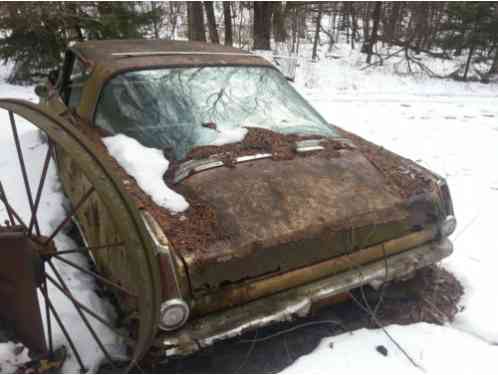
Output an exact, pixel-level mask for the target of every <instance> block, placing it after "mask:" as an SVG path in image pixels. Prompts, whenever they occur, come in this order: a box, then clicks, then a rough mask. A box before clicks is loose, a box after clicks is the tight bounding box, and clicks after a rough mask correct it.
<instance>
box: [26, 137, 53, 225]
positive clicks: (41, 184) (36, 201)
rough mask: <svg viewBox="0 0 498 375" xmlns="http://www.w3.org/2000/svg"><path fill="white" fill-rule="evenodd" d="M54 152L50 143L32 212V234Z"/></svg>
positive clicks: (30, 223)
mask: <svg viewBox="0 0 498 375" xmlns="http://www.w3.org/2000/svg"><path fill="white" fill-rule="evenodd" d="M51 152H52V145H51V144H50V143H49V146H48V150H47V155H46V156H45V161H44V162H43V169H42V174H41V176H40V183H39V184H38V191H37V192H36V197H35V204H34V207H33V211H32V213H31V220H30V222H29V228H28V234H29V235H31V232H32V230H33V226H34V225H35V223H37V224H38V219H37V218H36V213H37V212H38V206H39V204H40V199H41V195H42V191H43V186H44V185H45V179H46V177H47V171H48V165H49V163H50V155H51Z"/></svg>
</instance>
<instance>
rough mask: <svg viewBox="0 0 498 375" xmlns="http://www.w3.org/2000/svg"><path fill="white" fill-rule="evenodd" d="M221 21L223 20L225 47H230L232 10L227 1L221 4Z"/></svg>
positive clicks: (231, 43) (231, 41)
mask: <svg viewBox="0 0 498 375" xmlns="http://www.w3.org/2000/svg"><path fill="white" fill-rule="evenodd" d="M223 19H224V20H225V46H232V45H233V32H232V9H231V6H230V2H229V1H224V2H223Z"/></svg>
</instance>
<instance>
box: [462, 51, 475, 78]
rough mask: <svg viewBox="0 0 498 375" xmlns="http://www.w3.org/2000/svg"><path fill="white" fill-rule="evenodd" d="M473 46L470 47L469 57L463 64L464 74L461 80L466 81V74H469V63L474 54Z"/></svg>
mask: <svg viewBox="0 0 498 375" xmlns="http://www.w3.org/2000/svg"><path fill="white" fill-rule="evenodd" d="M474 49H475V47H474V45H472V46H470V50H469V56H468V57H467V62H466V63H465V72H464V73H463V80H464V81H466V80H467V74H468V73H469V67H470V62H471V61H472V55H473V54H474Z"/></svg>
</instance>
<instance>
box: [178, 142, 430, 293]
mask: <svg viewBox="0 0 498 375" xmlns="http://www.w3.org/2000/svg"><path fill="white" fill-rule="evenodd" d="M177 188H178V190H179V191H180V192H183V193H185V194H186V195H187V196H197V197H198V198H200V199H202V200H203V201H205V202H208V204H209V205H210V206H211V207H212V208H213V209H214V212H215V215H216V220H217V225H218V227H219V229H221V230H222V231H223V233H224V234H225V238H223V239H222V240H219V241H215V242H213V243H211V244H210V245H209V247H208V248H206V249H202V250H199V251H194V252H192V251H184V250H182V249H181V248H179V249H177V251H178V252H179V254H180V256H181V257H182V258H183V260H184V262H185V264H186V266H187V268H188V274H189V276H190V281H191V287H192V291H193V292H194V294H196V293H209V291H211V290H215V289H218V288H220V287H223V286H227V285H231V284H234V283H239V282H242V281H244V280H249V279H254V278H261V277H267V276H272V275H276V274H279V273H282V272H286V271H289V270H292V269H297V268H300V267H304V266H307V265H310V264H314V263H317V262H320V261H324V260H326V259H330V258H333V257H336V256H339V255H343V254H345V253H347V252H351V251H354V250H356V249H360V248H364V247H366V246H369V245H372V244H375V243H381V242H383V241H386V240H389V239H392V238H398V237H400V236H402V235H404V234H406V233H409V232H412V231H414V230H417V229H420V228H422V227H423V226H424V225H426V224H427V223H429V222H431V221H434V220H435V217H434V216H435V215H434V213H433V211H434V210H433V209H432V208H433V207H434V204H433V201H434V197H433V196H432V195H431V194H422V198H421V196H420V195H419V196H418V197H417V198H415V199H411V200H408V199H406V198H403V197H402V196H401V195H400V194H399V193H398V192H397V191H396V190H395V189H393V188H392V187H391V186H390V185H389V183H388V182H387V181H386V177H385V175H383V174H382V173H381V172H380V171H379V169H378V168H376V167H375V166H374V165H373V164H372V162H371V161H369V159H367V158H366V157H365V156H364V155H363V154H362V153H361V152H360V151H358V150H355V149H353V150H347V149H346V150H341V151H340V152H339V156H337V155H336V156H335V157H331V156H330V155H327V154H326V153H325V152H324V153H323V155H322V153H317V154H313V155H312V156H296V157H295V158H294V159H292V160H279V161H274V160H272V159H259V160H255V161H251V162H246V163H243V164H240V165H236V166H232V167H231V168H228V167H221V168H216V169H208V170H205V171H203V172H202V173H198V174H195V175H192V176H190V177H189V178H186V179H185V180H183V181H181V183H179V184H178V185H177Z"/></svg>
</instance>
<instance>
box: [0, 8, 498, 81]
mask: <svg viewBox="0 0 498 375" xmlns="http://www.w3.org/2000/svg"><path fill="white" fill-rule="evenodd" d="M0 30H1V34H0V58H2V59H3V60H4V61H9V62H13V63H14V69H13V74H12V75H11V77H10V80H11V82H21V83H22V82H32V81H33V80H35V79H36V78H37V77H40V76H43V75H44V74H46V72H47V71H48V69H51V68H53V67H54V66H55V65H57V64H58V63H59V62H60V59H61V55H62V53H63V51H64V49H65V47H66V46H67V45H68V44H70V43H73V42H76V41H82V40H89V39H119V38H163V39H189V40H197V41H207V42H210V43H222V44H225V45H228V46H232V45H233V46H236V47H239V48H243V49H258V50H270V49H273V50H281V49H282V48H283V49H285V50H286V51H287V52H288V53H299V52H300V46H301V45H302V44H303V43H310V44H311V45H313V49H312V56H310V57H311V58H312V59H313V60H316V58H317V54H318V52H317V51H318V47H319V46H320V45H323V44H325V45H326V48H327V49H328V51H332V50H333V46H334V44H335V43H337V42H339V41H340V42H347V43H348V44H350V46H351V48H352V49H356V48H360V49H361V51H362V52H363V53H364V54H365V62H366V63H368V64H372V63H379V62H380V63H382V56H381V55H380V54H379V53H378V52H377V47H378V46H379V45H381V46H385V45H388V46H397V47H399V48H400V49H403V50H404V51H405V53H406V57H407V59H409V58H412V57H411V56H413V55H411V54H410V53H415V54H417V53H421V52H424V53H428V54H430V55H432V56H434V57H438V58H442V59H450V58H452V57H453V56H460V55H465V56H466V66H465V69H464V70H463V72H462V73H459V74H456V75H455V76H454V77H453V78H457V79H463V80H465V79H467V75H468V70H469V65H470V64H471V62H472V61H480V60H482V61H484V60H486V61H490V63H489V69H488V71H486V72H483V79H484V78H485V77H486V76H488V75H491V74H495V73H497V72H498V5H497V2H479V3H474V2H409V1H406V2H348V1H339V2H280V1H275V2H251V1H243V2H222V1H204V2H126V3H122V2H96V1H95V2H78V3H74V2H44V3H35V2H22V3H21V2H11V3H5V2H2V3H0ZM409 52H410V53H409ZM412 59H413V58H412ZM414 63H416V61H414Z"/></svg>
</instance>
